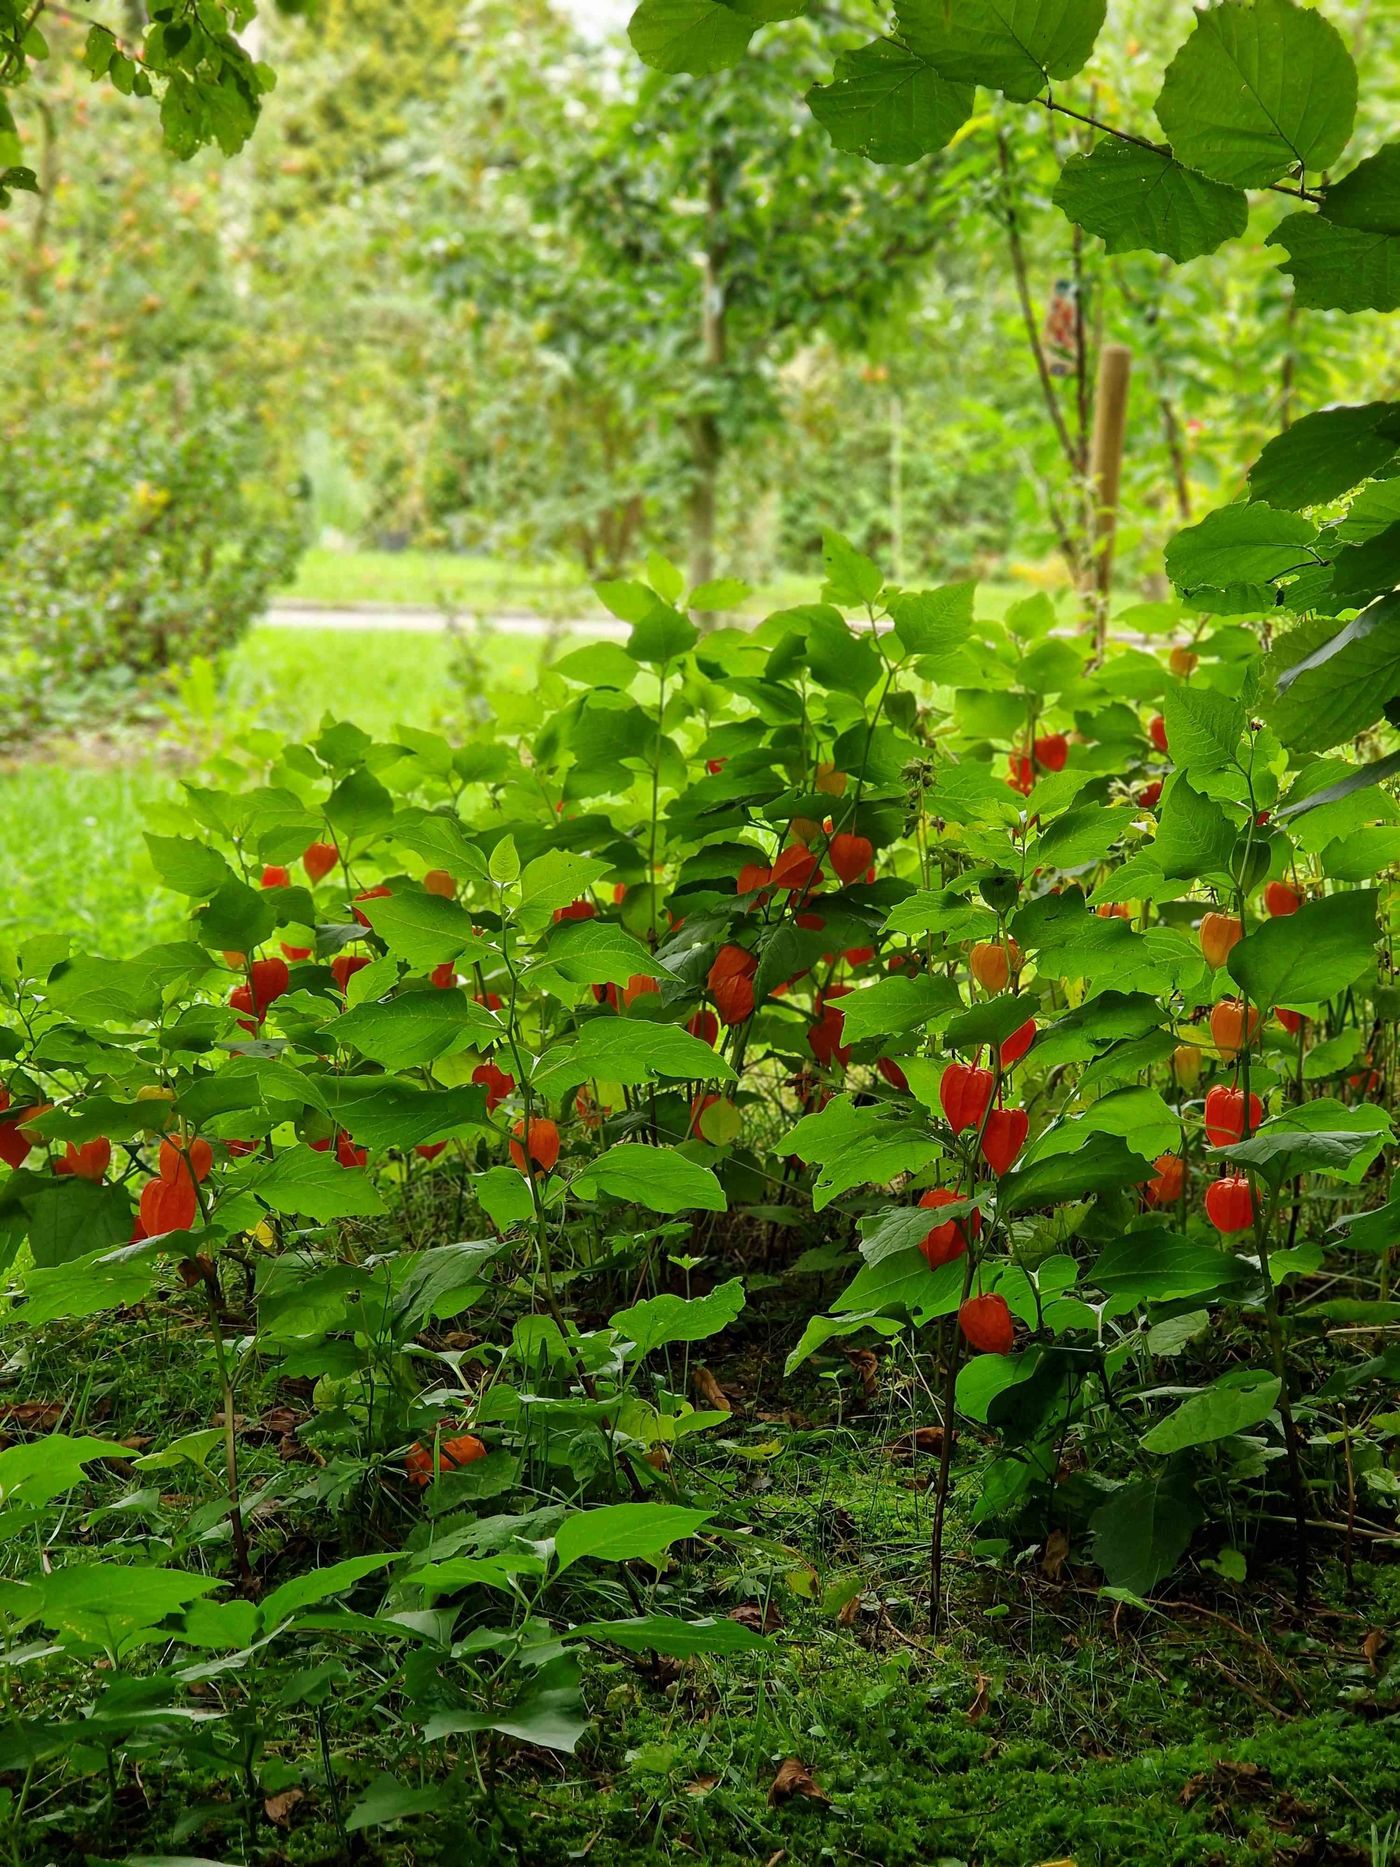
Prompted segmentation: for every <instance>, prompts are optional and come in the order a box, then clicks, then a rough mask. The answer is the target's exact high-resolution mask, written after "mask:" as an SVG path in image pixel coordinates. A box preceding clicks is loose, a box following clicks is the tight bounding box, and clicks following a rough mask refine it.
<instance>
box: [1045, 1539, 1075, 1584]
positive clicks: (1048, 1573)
mask: <svg viewBox="0 0 1400 1867" xmlns="http://www.w3.org/2000/svg"><path fill="white" fill-rule="evenodd" d="M1068 1560H1069V1538H1068V1537H1067V1536H1066V1535H1065V1533H1064V1531H1063V1530H1052V1531H1051V1532H1050V1535H1049V1536H1048V1537H1047V1538H1046V1542H1045V1554H1044V1555H1043V1556H1042V1557H1041V1558H1040V1573H1041V1574H1042V1575H1043V1576H1044V1577H1045V1578H1046V1580H1047V1581H1051V1582H1058V1581H1059V1579H1060V1571H1061V1569H1063V1568H1064V1566H1065V1564H1066V1562H1068Z"/></svg>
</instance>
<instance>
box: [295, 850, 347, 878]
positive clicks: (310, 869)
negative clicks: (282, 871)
mask: <svg viewBox="0 0 1400 1867" xmlns="http://www.w3.org/2000/svg"><path fill="white" fill-rule="evenodd" d="M339 861H340V851H339V850H338V849H337V848H336V846H335V844H334V843H308V844H307V846H306V848H305V849H304V850H303V851H302V857H301V866H302V867H303V868H304V869H305V870H306V873H307V875H308V876H309V877H310V879H311V882H312V885H313V886H314V885H315V884H316V883H317V882H319V881H323V880H324V879H325V877H326V876H327V875H329V874H330V872H331V870H332V869H333V868H334V867H335V865H336V863H337V862H339Z"/></svg>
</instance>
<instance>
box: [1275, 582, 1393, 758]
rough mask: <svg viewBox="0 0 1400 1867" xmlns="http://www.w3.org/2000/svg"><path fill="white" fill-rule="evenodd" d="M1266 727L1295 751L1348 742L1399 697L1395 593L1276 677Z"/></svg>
mask: <svg viewBox="0 0 1400 1867" xmlns="http://www.w3.org/2000/svg"><path fill="white" fill-rule="evenodd" d="M1278 689H1279V696H1278V699H1277V700H1276V701H1275V702H1274V704H1273V706H1272V708H1271V709H1270V712H1269V723H1270V725H1271V726H1272V727H1273V729H1274V731H1275V732H1276V733H1277V734H1278V736H1279V738H1280V739H1281V740H1282V741H1283V743H1284V744H1285V745H1286V746H1288V747H1289V748H1290V750H1292V751H1295V752H1323V751H1326V750H1327V749H1328V748H1329V747H1331V746H1334V745H1341V744H1342V743H1343V742H1344V741H1345V740H1348V739H1354V738H1355V737H1356V735H1357V734H1358V733H1360V732H1363V731H1364V730H1365V729H1366V727H1368V726H1370V725H1371V724H1372V723H1373V722H1374V721H1375V720H1377V719H1379V717H1380V715H1381V713H1382V711H1383V709H1384V707H1385V706H1386V703H1387V702H1388V701H1390V700H1393V699H1394V698H1395V696H1396V695H1397V694H1400V595H1395V596H1383V597H1379V598H1378V599H1377V600H1376V601H1375V602H1374V603H1372V604H1370V605H1369V607H1368V608H1366V609H1364V610H1363V611H1362V612H1361V614H1360V615H1359V616H1357V617H1355V618H1354V619H1353V620H1352V621H1351V622H1349V623H1347V624H1346V626H1345V627H1344V628H1342V629H1340V630H1338V632H1337V633H1336V634H1335V635H1333V636H1331V637H1329V638H1328V640H1327V641H1325V642H1323V643H1322V645H1321V646H1320V647H1318V648H1315V649H1314V650H1313V651H1312V653H1311V654H1309V655H1305V656H1304V658H1303V659H1302V660H1301V661H1299V662H1297V663H1295V664H1294V665H1293V666H1292V667H1291V668H1288V669H1286V670H1285V671H1284V672H1283V673H1282V674H1281V675H1279V677H1278Z"/></svg>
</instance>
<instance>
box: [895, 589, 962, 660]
mask: <svg viewBox="0 0 1400 1867" xmlns="http://www.w3.org/2000/svg"><path fill="white" fill-rule="evenodd" d="M976 595H977V585H976V584H975V583H948V584H943V585H941V586H940V588H938V589H937V590H906V591H904V592H902V594H901V595H899V596H897V597H895V599H894V600H893V602H892V603H891V604H890V615H891V617H892V618H893V621H894V633H895V636H896V638H897V639H898V641H899V643H900V645H901V647H902V648H904V649H905V650H906V651H907V652H908V653H909V654H911V655H951V654H952V653H953V652H954V651H955V650H956V649H959V648H961V647H962V645H963V643H964V642H966V641H967V639H968V637H969V636H970V635H971V633H972V608H973V602H974V600H975V598H976Z"/></svg>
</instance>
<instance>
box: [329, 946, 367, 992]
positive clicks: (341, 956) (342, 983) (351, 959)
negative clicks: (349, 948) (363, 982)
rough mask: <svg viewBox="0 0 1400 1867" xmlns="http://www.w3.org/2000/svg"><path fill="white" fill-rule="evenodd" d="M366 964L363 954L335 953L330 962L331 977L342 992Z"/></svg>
mask: <svg viewBox="0 0 1400 1867" xmlns="http://www.w3.org/2000/svg"><path fill="white" fill-rule="evenodd" d="M368 964H369V960H368V959H367V958H366V956H365V955H364V954H363V953H337V954H336V956H335V958H334V959H333V960H332V961H331V977H332V979H334V980H335V982H336V984H337V986H339V988H340V990H341V991H342V992H343V991H344V990H345V988H346V987H347V986H348V985H349V983H350V981H351V980H352V979H353V978H354V976H355V974H356V973H357V972H359V971H360V970H361V969H362V968H363V967H365V966H368Z"/></svg>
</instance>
